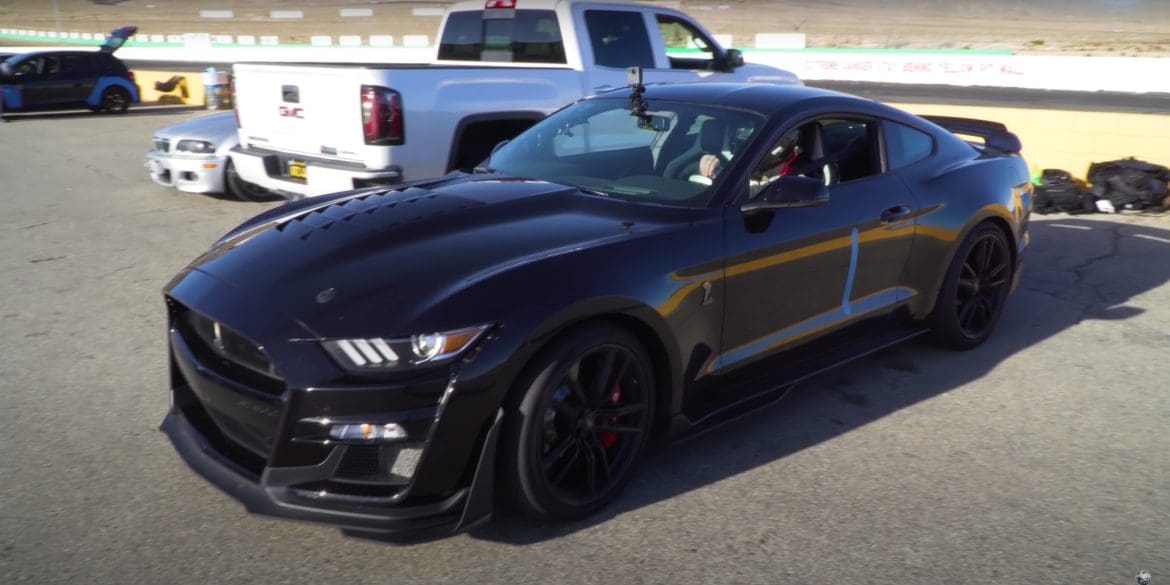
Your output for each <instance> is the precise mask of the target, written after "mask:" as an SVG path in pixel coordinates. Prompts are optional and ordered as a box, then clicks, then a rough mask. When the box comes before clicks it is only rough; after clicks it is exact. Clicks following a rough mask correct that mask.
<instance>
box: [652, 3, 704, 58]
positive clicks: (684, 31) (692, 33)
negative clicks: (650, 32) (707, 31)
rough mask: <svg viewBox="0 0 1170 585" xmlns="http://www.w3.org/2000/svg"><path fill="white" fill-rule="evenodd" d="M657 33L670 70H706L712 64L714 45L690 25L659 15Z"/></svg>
mask: <svg viewBox="0 0 1170 585" xmlns="http://www.w3.org/2000/svg"><path fill="white" fill-rule="evenodd" d="M658 32H659V33H660V34H661V35H662V42H663V44H665V45H666V56H667V57H668V58H669V59H670V68H671V69H708V68H709V67H710V66H711V63H713V62H714V60H715V43H713V42H711V39H709V38H707V36H706V35H704V34H703V33H702V32H701V31H699V29H697V28H695V27H694V25H692V24H691V23H689V22H687V21H685V20H680V19H679V18H677V17H674V16H668V15H665V14H659V15H658Z"/></svg>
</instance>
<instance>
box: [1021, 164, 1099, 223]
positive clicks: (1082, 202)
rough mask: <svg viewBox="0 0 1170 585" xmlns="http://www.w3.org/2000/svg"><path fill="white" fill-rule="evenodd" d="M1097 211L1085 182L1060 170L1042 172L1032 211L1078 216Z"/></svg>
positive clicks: (1033, 195) (1035, 191) (1033, 194)
mask: <svg viewBox="0 0 1170 585" xmlns="http://www.w3.org/2000/svg"><path fill="white" fill-rule="evenodd" d="M1096 210H1097V207H1096V205H1094V203H1093V197H1092V196H1091V195H1090V194H1089V188H1088V185H1086V184H1085V182H1084V181H1081V180H1079V179H1075V178H1073V176H1072V175H1071V174H1069V172H1068V171H1062V170H1060V169H1044V170H1043V171H1041V172H1040V184H1039V185H1037V186H1036V188H1035V189H1033V191H1032V211H1035V212H1036V213H1040V214H1047V213H1056V212H1064V213H1072V214H1077V213H1092V212H1094V211H1096Z"/></svg>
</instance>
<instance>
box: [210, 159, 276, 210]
mask: <svg viewBox="0 0 1170 585" xmlns="http://www.w3.org/2000/svg"><path fill="white" fill-rule="evenodd" d="M223 174H224V179H225V182H226V183H227V191H228V194H229V195H231V196H232V197H235V198H236V199H239V200H240V201H253V202H261V201H272V200H273V199H276V196H275V195H273V194H272V192H271V191H269V190H267V189H265V188H264V187H261V186H259V185H256V184H254V183H249V182H247V181H245V180H243V179H241V178H240V174H239V173H237V172H236V167H235V165H233V164H232V160H231V159H230V158H229V159H228V162H227V166H226V167H225V168H224V171H223Z"/></svg>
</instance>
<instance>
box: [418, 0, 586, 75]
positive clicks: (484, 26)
mask: <svg viewBox="0 0 1170 585" xmlns="http://www.w3.org/2000/svg"><path fill="white" fill-rule="evenodd" d="M493 12H499V11H498V10H490V11H489V10H477V11H468V12H453V13H451V15H450V16H449V17H447V25H446V27H445V28H444V29H443V38H442V39H441V40H440V41H439V59H440V60H443V61H503V62H517V63H564V62H565V44H564V43H563V42H562V41H561V29H560V27H559V26H557V15H556V13H555V12H553V11H552V10H516V11H515V12H514V14H515V16H513V17H511V18H491V17H492V16H494V14H489V13H493ZM485 14H486V15H487V16H488V18H484V16H485Z"/></svg>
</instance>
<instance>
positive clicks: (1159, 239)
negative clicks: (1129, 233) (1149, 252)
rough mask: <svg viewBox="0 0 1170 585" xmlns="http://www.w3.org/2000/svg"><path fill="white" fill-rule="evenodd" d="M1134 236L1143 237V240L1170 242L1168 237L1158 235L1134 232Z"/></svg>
mask: <svg viewBox="0 0 1170 585" xmlns="http://www.w3.org/2000/svg"><path fill="white" fill-rule="evenodd" d="M1133 237H1135V238H1141V239H1143V240H1154V241H1155V242H1162V243H1163V244H1170V240H1167V239H1166V238H1159V237H1158V236H1147V235H1145V234H1134V235H1133Z"/></svg>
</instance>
